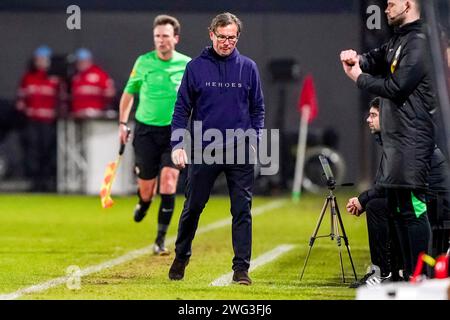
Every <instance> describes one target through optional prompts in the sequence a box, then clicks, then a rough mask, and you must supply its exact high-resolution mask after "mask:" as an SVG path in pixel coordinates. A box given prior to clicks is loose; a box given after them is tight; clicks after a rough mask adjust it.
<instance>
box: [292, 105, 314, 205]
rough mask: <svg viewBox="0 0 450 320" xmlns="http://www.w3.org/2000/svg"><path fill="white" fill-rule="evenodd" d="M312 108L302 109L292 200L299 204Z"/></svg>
mask: <svg viewBox="0 0 450 320" xmlns="http://www.w3.org/2000/svg"><path fill="white" fill-rule="evenodd" d="M310 112H311V110H310V106H309V105H305V106H304V107H303V108H302V114H301V119H300V125H299V132H298V144H297V159H296V162H295V176H294V183H293V185H292V200H293V201H294V202H298V201H299V200H300V196H301V188H302V180H303V167H304V162H305V152H306V138H307V136H308V120H309V115H310Z"/></svg>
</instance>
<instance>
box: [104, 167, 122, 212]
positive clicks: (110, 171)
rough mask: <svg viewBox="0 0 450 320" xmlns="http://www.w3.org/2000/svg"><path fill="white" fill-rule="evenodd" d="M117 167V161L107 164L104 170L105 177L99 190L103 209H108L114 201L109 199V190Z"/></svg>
mask: <svg viewBox="0 0 450 320" xmlns="http://www.w3.org/2000/svg"><path fill="white" fill-rule="evenodd" d="M118 166H119V159H117V160H116V161H113V162H110V163H108V165H107V166H106V170H105V177H104V178H103V183H102V187H101V189H100V199H101V202H102V207H103V208H105V209H106V208H110V207H112V206H113V204H114V201H113V199H112V198H111V188H112V184H113V182H114V178H115V177H116V171H117V167H118Z"/></svg>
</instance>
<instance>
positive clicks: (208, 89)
mask: <svg viewBox="0 0 450 320" xmlns="http://www.w3.org/2000/svg"><path fill="white" fill-rule="evenodd" d="M191 116H192V119H191V120H192V124H193V122H194V121H202V129H203V132H205V131H206V130H207V129H211V128H214V129H218V130H220V131H221V133H222V134H223V137H224V139H225V133H226V131H225V130H226V129H242V130H244V131H245V130H247V129H254V130H255V131H256V133H257V135H258V138H259V137H260V134H261V129H262V128H263V127H264V99H263V93H262V88H261V80H260V77H259V72H258V68H257V66H256V63H255V62H254V61H253V60H251V59H249V58H247V57H245V56H243V55H241V54H240V53H239V51H238V50H237V49H236V48H235V49H234V50H233V52H232V53H231V54H230V55H229V56H227V57H221V56H219V55H218V54H217V53H216V52H215V51H214V49H213V48H212V47H207V48H205V49H204V50H203V52H202V53H201V55H200V56H198V57H197V58H195V59H193V60H192V61H190V62H189V63H188V64H187V66H186V70H185V73H184V76H183V80H182V81H181V85H180V88H179V90H178V96H177V101H176V103H175V111H174V115H173V119H172V133H173V132H174V131H175V130H177V129H187V125H188V120H189V117H191ZM191 132H192V128H191ZM195 134H198V133H197V132H196V133H195ZM178 143H179V141H172V147H175V146H176V145H177V144H178ZM209 143H210V142H209V141H205V142H203V144H202V145H203V147H204V146H205V145H208V144H209Z"/></svg>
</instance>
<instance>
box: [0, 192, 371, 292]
mask: <svg viewBox="0 0 450 320" xmlns="http://www.w3.org/2000/svg"><path fill="white" fill-rule="evenodd" d="M336 195H337V199H338V203H339V206H340V208H341V214H342V217H343V220H344V226H345V229H346V232H347V235H348V237H349V241H350V248H351V253H352V256H353V259H354V263H355V267H356V271H357V274H358V276H362V275H363V274H364V272H365V270H366V268H367V266H368V264H369V261H370V258H369V252H368V242H367V241H368V240H367V229H366V223H365V217H364V216H362V217H360V218H356V217H353V216H350V215H348V214H347V213H346V212H345V210H344V208H345V204H346V202H347V199H348V198H349V197H350V196H352V195H353V194H352V193H349V192H347V193H337V194H336ZM324 198H325V194H324V195H310V194H305V195H303V197H302V199H301V200H300V202H299V203H298V204H294V203H292V202H291V201H290V200H289V199H288V198H286V203H285V204H284V205H283V206H281V207H279V208H276V209H272V210H269V211H267V212H265V213H264V214H261V215H258V216H255V217H254V218H253V252H252V258H257V257H258V256H260V255H262V254H264V253H265V252H268V251H271V250H273V249H274V248H276V247H277V246H279V245H282V244H292V245H294V246H295V247H294V248H293V249H292V250H291V251H289V252H287V253H285V254H283V255H281V256H280V257H278V258H277V259H276V260H274V261H271V262H269V263H267V264H265V265H262V266H260V267H259V268H257V269H255V270H254V271H253V272H251V274H250V275H251V277H252V279H253V281H254V283H253V285H252V286H249V287H245V286H239V285H230V286H226V287H213V286H210V283H211V282H212V281H213V280H215V279H216V278H218V277H220V276H222V275H224V274H226V273H229V272H231V260H232V256H233V252H232V246H231V226H230V225H226V226H224V227H221V228H217V229H214V230H211V231H209V232H204V233H201V234H199V235H197V236H196V238H195V239H194V243H193V255H192V258H191V261H190V264H189V266H188V267H187V269H186V275H185V279H184V280H183V281H176V282H173V281H170V280H169V279H168V276H167V273H168V270H169V267H170V264H171V262H172V259H173V249H174V246H173V244H171V245H170V246H169V249H170V250H171V251H172V253H171V255H170V256H167V257H159V256H153V255H151V254H148V255H144V256H141V257H139V258H137V259H134V260H132V261H129V262H126V263H124V264H121V265H118V266H115V267H113V268H110V269H106V270H103V271H100V272H97V273H92V274H90V275H87V276H85V277H82V278H81V283H80V288H79V289H69V287H70V286H69V287H68V286H67V285H66V284H62V285H59V286H56V287H54V288H50V289H48V290H43V291H40V292H36V293H32V294H24V295H22V296H21V297H19V299H152V300H153V299H169V300H172V299H207V300H208V299H257V300H258V299H267V300H291V299H307V300H312V299H314V300H316V299H354V297H355V294H356V292H355V290H354V289H349V288H348V284H349V282H351V281H352V280H353V278H352V272H351V267H350V263H349V259H348V255H347V252H346V250H345V246H343V245H342V247H341V248H342V254H343V261H344V267H345V275H346V280H347V283H342V280H341V272H340V265H339V255H338V247H337V245H336V242H335V241H332V240H331V239H330V238H323V239H322V238H321V239H317V240H316V242H315V244H314V247H313V250H312V254H311V257H310V260H309V262H308V267H307V268H306V271H305V275H304V278H303V280H302V281H300V279H299V274H300V271H301V268H302V267H303V263H304V259H305V257H306V254H307V251H308V242H309V238H310V236H311V234H312V231H313V230H314V227H315V225H316V223H317V219H318V217H319V214H320V210H321V208H322V206H323V203H324ZM114 199H115V202H116V204H115V206H114V207H113V208H111V209H107V210H104V209H102V208H101V206H100V200H99V198H98V197H86V196H67V195H59V196H57V195H30V194H23V195H13V194H4V195H1V196H0V226H1V233H0V256H1V259H0V270H2V272H0V295H4V294H9V293H12V292H16V291H17V290H19V289H22V288H26V287H30V286H32V285H36V284H40V283H43V282H46V281H48V280H51V279H53V278H57V277H61V276H64V275H66V272H67V268H68V267H69V266H72V265H75V266H78V267H80V268H81V269H83V268H86V267H89V266H93V265H98V264H100V263H102V262H105V261H108V260H111V259H114V258H117V257H120V256H122V255H124V254H126V253H127V252H130V251H132V250H134V249H140V248H143V247H146V246H149V245H150V244H152V243H153V240H154V237H155V234H156V233H155V232H156V230H155V229H156V219H157V210H158V206H159V199H157V200H155V201H154V203H153V204H152V207H151V208H150V211H149V214H148V215H147V217H146V218H145V219H144V220H143V221H142V222H141V223H139V224H137V223H135V222H134V221H133V219H132V211H133V208H134V205H135V201H136V198H135V197H114ZM279 199H282V198H275V197H255V198H254V202H253V208H258V207H261V206H264V205H266V204H268V203H271V202H273V201H274V200H279ZM183 200H184V199H183V197H181V196H179V197H178V198H177V202H176V210H175V214H174V217H173V220H172V223H171V226H170V229H169V233H168V237H169V238H173V237H175V236H176V230H177V226H178V218H179V215H180V211H181V208H182V205H183ZM226 218H229V219H230V221H231V214H230V213H229V200H228V198H227V197H221V196H213V197H212V198H211V200H210V201H209V203H208V205H207V207H206V209H205V210H204V212H203V214H202V216H201V219H200V226H199V227H200V228H201V227H204V226H207V225H210V224H212V223H214V222H216V221H219V220H223V219H226ZM329 232H330V213H329V210H328V212H327V214H326V216H325V219H324V221H323V222H322V226H321V228H320V232H319V235H326V234H329Z"/></svg>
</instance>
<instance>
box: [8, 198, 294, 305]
mask: <svg viewBox="0 0 450 320" xmlns="http://www.w3.org/2000/svg"><path fill="white" fill-rule="evenodd" d="M287 202H288V200H285V199H283V200H275V201H271V202H269V203H267V204H265V205H262V206H260V207H256V208H254V209H253V210H252V215H253V216H258V215H261V214H263V213H265V212H268V211H270V210H274V209H277V208H280V207H282V206H283V205H285V204H286V203H287ZM230 224H231V218H227V219H222V220H219V221H217V222H214V223H211V224H209V225H206V226H204V227H200V228H199V229H198V230H197V234H203V233H207V232H209V231H212V230H216V229H219V228H222V227H225V226H227V225H230ZM175 239H176V238H175V237H170V238H168V239H167V244H168V245H173V244H174V242H175ZM152 246H153V245H150V246H147V247H144V248H141V249H137V250H133V251H130V252H128V253H126V254H125V255H122V256H120V257H118V258H115V259H112V260H108V261H105V262H103V263H100V264H97V265H94V266H89V267H87V268H84V269H82V270H81V271H80V274H79V275H80V276H81V277H85V276H88V275H91V274H93V273H98V272H100V271H103V270H106V269H110V268H112V267H115V266H117V265H121V264H124V263H127V262H129V261H132V260H135V259H137V258H139V257H142V256H144V255H148V254H151V253H152ZM69 278H70V276H62V277H58V278H54V279H51V280H49V281H46V282H43V283H39V284H36V285H32V286H30V287H27V288H23V289H19V290H17V291H15V292H12V293H8V294H3V295H0V300H14V299H18V298H20V297H22V296H23V295H26V294H34V293H38V292H42V291H46V290H48V289H50V288H54V287H56V286H60V285H62V284H65V283H67V281H68V280H69Z"/></svg>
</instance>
